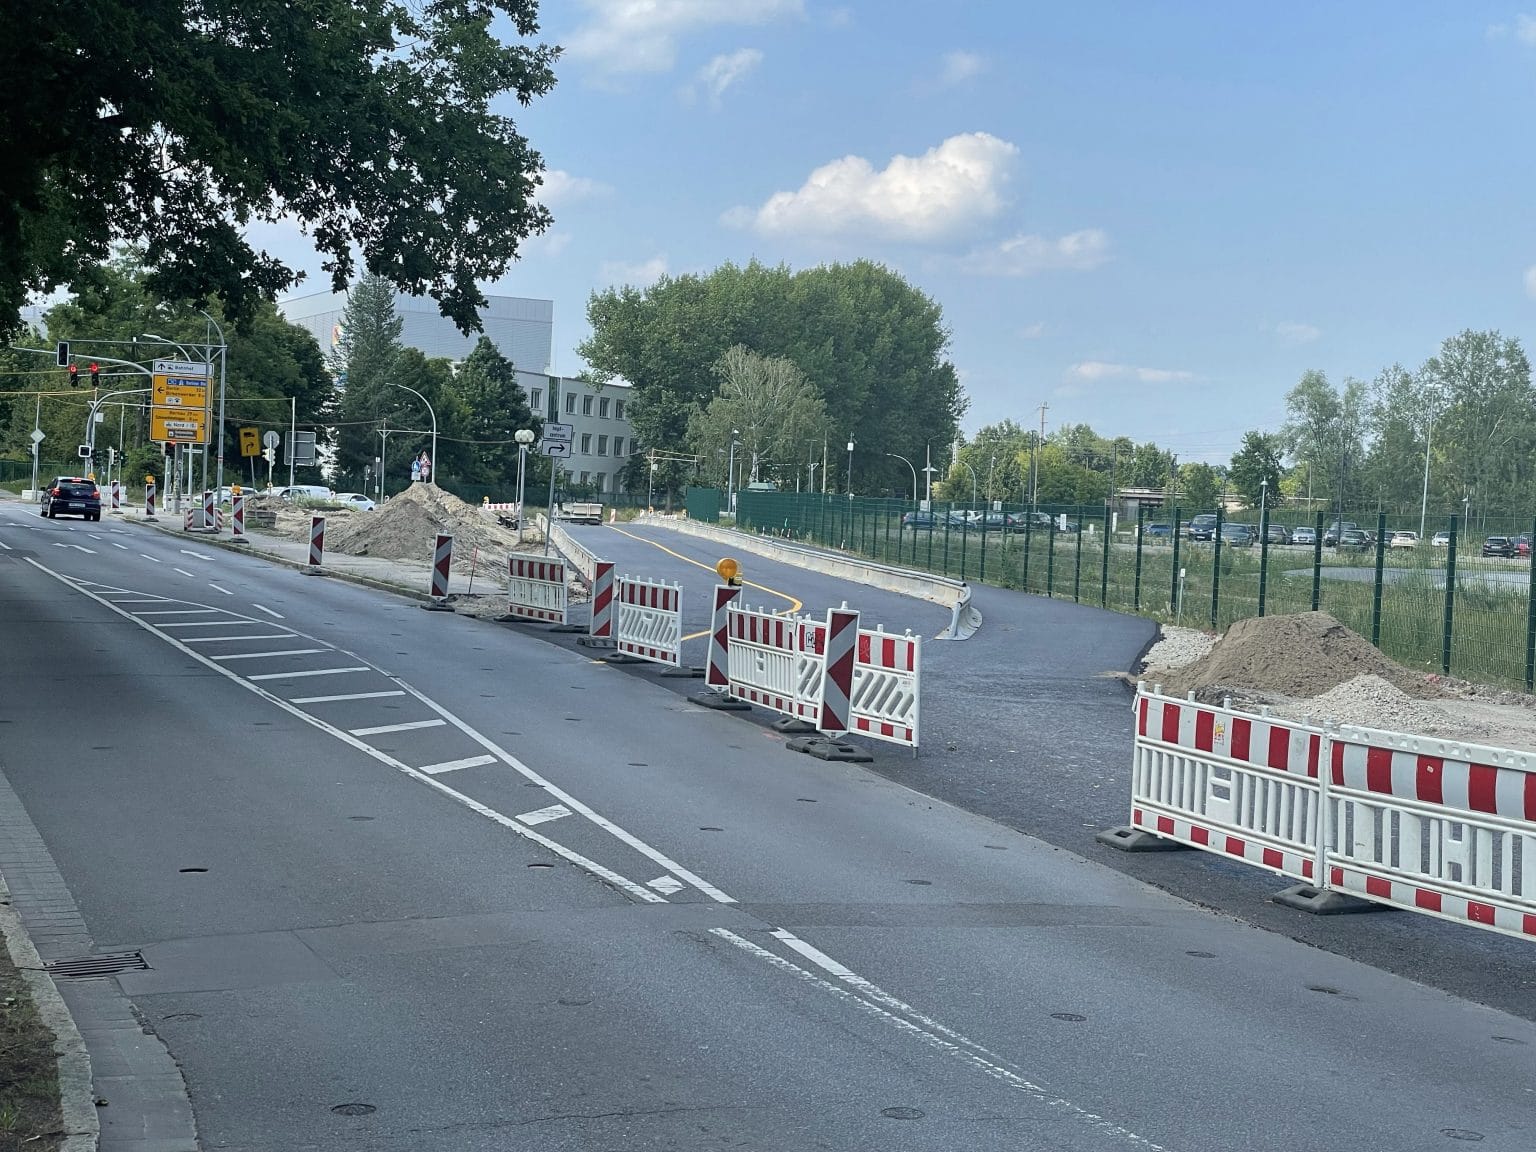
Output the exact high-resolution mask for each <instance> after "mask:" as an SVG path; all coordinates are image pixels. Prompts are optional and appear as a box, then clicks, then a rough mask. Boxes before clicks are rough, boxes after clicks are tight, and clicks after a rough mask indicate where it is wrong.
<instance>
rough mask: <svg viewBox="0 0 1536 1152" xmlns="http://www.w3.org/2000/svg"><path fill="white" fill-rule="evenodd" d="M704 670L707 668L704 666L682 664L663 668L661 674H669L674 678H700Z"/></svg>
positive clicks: (702, 676)
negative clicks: (695, 666)
mask: <svg viewBox="0 0 1536 1152" xmlns="http://www.w3.org/2000/svg"><path fill="white" fill-rule="evenodd" d="M706 671H707V669H705V668H693V667H687V666H684V667H680V668H664V669H663V670H662V673H661V674H662V675H663V676H670V677H671V678H672V679H674V680H702V679H704V673H705V672H706Z"/></svg>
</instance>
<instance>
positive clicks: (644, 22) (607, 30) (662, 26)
mask: <svg viewBox="0 0 1536 1152" xmlns="http://www.w3.org/2000/svg"><path fill="white" fill-rule="evenodd" d="M582 7H584V8H585V9H586V10H587V20H586V23H584V24H582V25H581V27H579V28H577V29H576V31H575V32H573V33H572V34H571V35H570V37H569V38H567V40H566V52H567V53H568V54H569V55H570V56H571V57H572V58H574V59H578V60H586V61H589V62H591V63H592V64H593V65H595V66H596V67H598V68H600V69H601V70H603V71H605V72H615V73H617V72H667V71H670V70H671V68H672V66H673V65H674V64H675V63H676V61H677V43H678V40H679V39H681V38H682V37H683V36H685V35H687V34H688V33H690V32H693V31H697V30H698V29H702V28H711V27H717V26H720V25H737V26H743V25H746V26H757V25H762V24H767V23H769V22H770V21H773V20H780V19H785V18H788V17H795V16H802V15H804V13H805V4H804V0H582Z"/></svg>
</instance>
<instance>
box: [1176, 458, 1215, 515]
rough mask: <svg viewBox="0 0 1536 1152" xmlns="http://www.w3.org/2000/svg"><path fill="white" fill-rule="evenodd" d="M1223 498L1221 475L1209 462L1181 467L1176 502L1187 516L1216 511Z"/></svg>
mask: <svg viewBox="0 0 1536 1152" xmlns="http://www.w3.org/2000/svg"><path fill="white" fill-rule="evenodd" d="M1220 498H1221V476H1220V475H1219V474H1218V473H1217V471H1216V469H1214V468H1212V467H1211V466H1210V465H1209V464H1186V465H1184V466H1183V467H1182V468H1181V469H1179V491H1178V494H1177V495H1176V496H1175V498H1174V503H1175V504H1177V505H1178V507H1179V509H1180V510H1181V511H1182V512H1183V514H1184V515H1186V516H1197V515H1199V514H1201V513H1203V512H1210V511H1214V510H1215V508H1216V501H1217V500H1219V499H1220Z"/></svg>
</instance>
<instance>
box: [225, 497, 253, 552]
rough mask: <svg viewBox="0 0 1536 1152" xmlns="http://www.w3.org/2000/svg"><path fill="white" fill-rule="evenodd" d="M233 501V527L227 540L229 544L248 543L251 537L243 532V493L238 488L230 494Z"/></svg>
mask: <svg viewBox="0 0 1536 1152" xmlns="http://www.w3.org/2000/svg"><path fill="white" fill-rule="evenodd" d="M230 500H231V501H232V502H233V503H234V506H235V507H234V527H233V528H232V529H231V532H230V538H229V542H230V543H231V544H249V543H250V542H251V539H250V537H249V536H247V535H246V534H245V493H244V492H241V491H240V490H239V489H238V488H237V489H236V490H235V491H234V492H233V493H232V494H231V495H230Z"/></svg>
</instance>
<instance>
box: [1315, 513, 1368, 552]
mask: <svg viewBox="0 0 1536 1152" xmlns="http://www.w3.org/2000/svg"><path fill="white" fill-rule="evenodd" d="M1359 528H1360V525H1358V524H1356V523H1355V522H1354V521H1353V520H1335V521H1334V522H1333V523H1332V524H1330V525H1328V529H1327V531H1325V532H1324V533H1323V544H1324V546H1325V547H1329V548H1331V547H1333V546H1334V545H1335V544H1337V543H1338V542H1339V534H1340V533H1341V532H1355V531H1358V530H1359Z"/></svg>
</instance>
